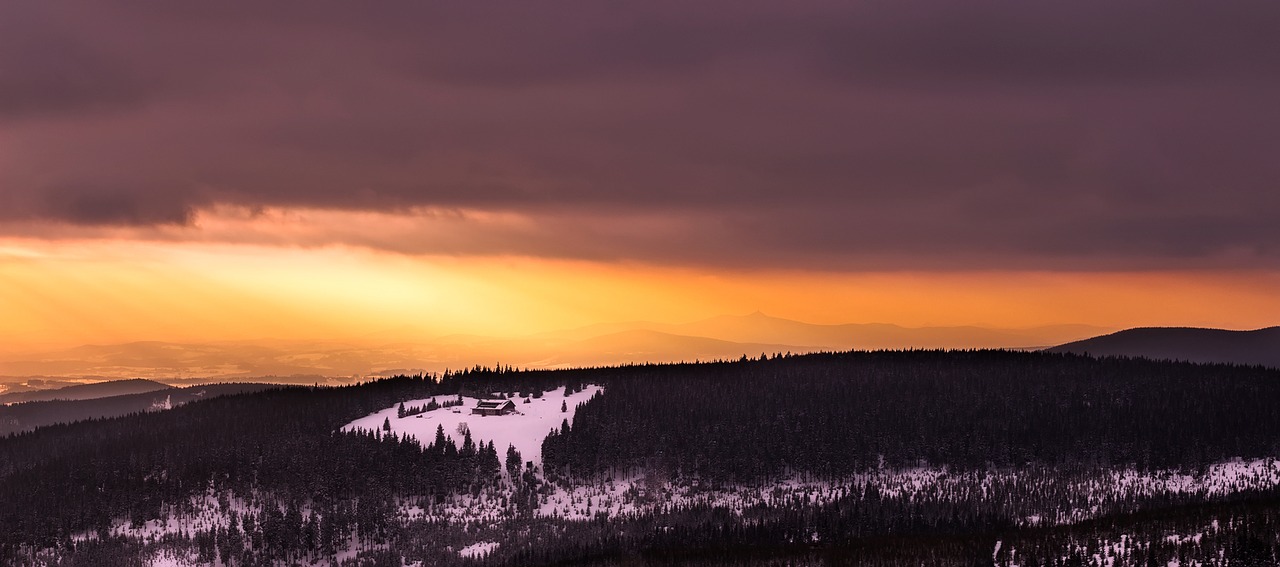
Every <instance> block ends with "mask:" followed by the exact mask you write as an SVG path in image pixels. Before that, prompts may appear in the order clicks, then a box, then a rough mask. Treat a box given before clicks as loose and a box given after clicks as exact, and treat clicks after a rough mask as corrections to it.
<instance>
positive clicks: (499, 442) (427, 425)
mask: <svg viewBox="0 0 1280 567" xmlns="http://www.w3.org/2000/svg"><path fill="white" fill-rule="evenodd" d="M603 391H604V390H603V389H602V388H601V387H599V386H587V387H585V388H583V389H582V391H579V392H574V393H572V394H570V395H568V396H566V395H565V394H564V392H565V388H564V387H560V388H557V389H555V390H551V391H548V392H545V393H543V394H542V396H541V397H539V398H519V397H514V398H511V401H512V402H515V405H516V412H515V413H512V414H508V415H488V416H483V415H474V414H472V413H471V408H473V407H475V405H476V402H478V401H480V400H479V398H473V397H469V396H463V397H462V402H463V403H462V405H460V406H455V407H448V408H440V409H436V410H431V411H428V412H425V413H420V414H418V415H408V416H405V417H399V416H398V415H397V413H398V410H399V408H400V405H399V404H396V405H395V406H392V407H389V408H387V409H384V410H382V411H378V412H374V413H371V414H369V415H367V416H365V417H362V418H360V419H357V420H355V421H353V422H351V423H348V424H347V425H345V426H343V427H342V431H355V430H366V431H383V429H382V427H383V425H384V424H387V423H390V425H391V431H390V432H391V433H394V434H396V435H397V436H399V437H405V436H411V437H413V438H415V439H417V440H418V442H419V443H422V444H423V445H427V444H429V443H431V442H432V441H433V440H434V439H435V437H436V428H437V427H440V426H443V427H444V433H445V435H447V436H449V437H450V438H452V439H453V440H454V442H456V443H458V444H459V445H460V444H461V442H462V435H461V433H459V426H460V425H463V424H465V425H466V428H467V429H469V430H470V431H471V438H472V439H473V440H475V442H476V444H479V443H480V442H481V441H483V442H486V443H487V442H489V441H493V445H494V448H496V449H497V450H498V455H499V457H500V458H501V457H502V456H504V455H506V451H507V445H509V444H510V445H514V446H515V448H516V450H517V451H520V456H521V457H523V458H524V460H526V461H533V464H534V465H535V466H538V467H541V466H542V441H543V439H546V438H547V435H548V434H550V433H551V430H553V429H558V428H559V427H560V426H561V424H563V423H564V422H565V420H568V421H569V423H573V415H574V413H575V412H576V411H577V409H578V405H579V404H583V403H586V402H587V400H590V399H591V398H592V396H595V395H596V394H598V393H601V392H603ZM457 398H458V396H454V395H445V396H434V397H432V398H422V399H418V400H406V401H405V402H404V405H405V407H416V406H425V405H427V404H428V403H430V402H431V401H432V400H434V401H435V402H436V403H437V404H443V403H444V402H447V401H452V400H456V399H457ZM526 400H528V401H527V403H526ZM561 407H564V408H565V411H560V408H561Z"/></svg>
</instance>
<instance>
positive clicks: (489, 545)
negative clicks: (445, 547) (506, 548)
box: [458, 541, 498, 558]
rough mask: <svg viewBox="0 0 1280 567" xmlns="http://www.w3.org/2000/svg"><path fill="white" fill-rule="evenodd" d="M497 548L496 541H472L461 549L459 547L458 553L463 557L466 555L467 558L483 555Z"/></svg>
mask: <svg viewBox="0 0 1280 567" xmlns="http://www.w3.org/2000/svg"><path fill="white" fill-rule="evenodd" d="M497 548H498V542H496V541H482V542H479V543H473V544H471V545H468V546H466V547H464V548H462V549H459V550H458V555H461V556H463V557H468V558H476V557H484V556H486V555H488V554H490V553H493V550H494V549H497Z"/></svg>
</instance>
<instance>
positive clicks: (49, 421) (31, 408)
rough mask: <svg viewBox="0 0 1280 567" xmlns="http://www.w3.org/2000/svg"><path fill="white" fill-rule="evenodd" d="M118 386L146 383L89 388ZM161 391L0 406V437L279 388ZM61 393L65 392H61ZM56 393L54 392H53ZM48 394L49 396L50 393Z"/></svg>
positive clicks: (208, 387) (227, 386)
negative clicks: (38, 428)
mask: <svg viewBox="0 0 1280 567" xmlns="http://www.w3.org/2000/svg"><path fill="white" fill-rule="evenodd" d="M120 382H149V381H148V380H138V381H135V380H118V381H115V382H106V383H103V384H92V385H93V386H99V385H108V384H119V383H120ZM161 387H162V388H161V389H159V390H152V391H148V392H140V393H131V394H122V395H113V396H105V397H97V398H90V399H55V400H41V401H30V402H21V403H15V404H12V405H3V406H0V437H3V436H5V435H8V434H10V433H19V432H22V431H30V430H32V429H35V428H37V427H44V426H47V425H53V424H57V423H72V422H76V421H83V420H86V419H101V418H107V417H118V416H122V415H127V414H131V413H138V412H146V411H159V410H163V409H169V408H173V407H177V406H180V405H183V404H187V403H190V402H194V401H197V400H204V399H209V398H216V397H218V396H228V395H233V394H241V393H246V392H260V391H262V390H268V389H272V388H279V387H280V386H279V385H276V384H255V383H248V382H244V383H235V384H207V385H201V386H191V387H187V388H172V387H169V386H165V385H163V384H161ZM64 389H65V388H64ZM54 392H56V391H54ZM51 393H52V392H51Z"/></svg>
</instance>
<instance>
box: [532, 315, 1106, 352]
mask: <svg viewBox="0 0 1280 567" xmlns="http://www.w3.org/2000/svg"><path fill="white" fill-rule="evenodd" d="M636 330H647V331H657V332H661V333H667V334H672V335H683V336H690V337H704V338H710V339H718V340H721V341H730V342H737V343H763V344H790V345H806V346H809V347H815V348H821V349H832V350H850V349H858V350H882V349H906V348H924V349H964V348H1042V347H1045V346H1049V345H1055V344H1060V343H1063V342H1065V341H1069V340H1076V339H1081V338H1085V337H1089V336H1092V335H1096V334H1098V333H1101V332H1105V331H1108V330H1110V329H1107V328H1105V327H1094V326H1090V325H1045V326H1039V327H1029V328H1026V329H1005V328H990V327H979V326H976V325H963V326H949V327H904V326H901V325H894V324H890V323H842V324H834V325H826V324H818V323H805V322H802V321H795V320H792V319H784V318H781V317H772V316H769V315H766V314H764V313H762V312H759V311H757V312H755V313H752V314H750V315H719V316H716V317H711V318H709V319H703V320H700V321H694V322H691V323H676V324H669V323H651V322H645V321H632V322H628V323H605V324H601V325H591V326H588V327H581V328H578V329H570V330H566V331H555V332H551V333H542V334H540V335H537V336H540V337H546V338H554V339H573V340H584V339H587V338H591V337H594V336H600V335H605V334H615V333H619V332H624V331H636Z"/></svg>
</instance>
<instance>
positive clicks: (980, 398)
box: [543, 351, 1280, 481]
mask: <svg viewBox="0 0 1280 567" xmlns="http://www.w3.org/2000/svg"><path fill="white" fill-rule="evenodd" d="M611 374H613V375H619V377H618V378H616V379H610V380H607V391H608V395H605V396H600V397H598V398H596V399H594V400H592V401H591V402H590V403H587V404H586V405H585V406H584V407H582V408H581V409H580V410H579V411H578V412H577V414H576V415H575V418H574V422H573V424H572V426H571V427H570V428H569V429H568V430H567V431H558V432H556V433H553V434H552V435H551V436H550V437H548V438H547V440H546V441H545V443H544V445H543V455H544V460H545V461H546V467H547V468H548V470H555V471H558V472H559V473H561V474H566V473H570V474H574V475H576V476H599V475H609V474H614V473H620V472H630V471H637V470H640V469H650V470H651V469H655V468H658V469H666V470H670V471H672V472H673V473H674V474H677V475H688V476H691V477H697V478H702V479H711V480H729V481H754V480H758V479H761V478H768V477H776V476H778V475H782V474H787V473H792V472H804V473H811V474H816V475H819V476H826V477H832V478H838V477H843V476H847V475H850V474H853V473H857V472H860V471H865V470H868V469H874V468H878V467H884V466H888V467H913V466H918V465H920V464H921V463H929V464H932V465H947V466H950V467H953V468H956V469H967V470H972V469H982V468H986V467H990V466H996V467H1007V466H1019V465H1026V464H1033V463H1036V464H1046V465H1051V466H1055V467H1062V468H1072V469H1094V468H1099V467H1110V466H1113V465H1133V466H1136V467H1137V468H1139V469H1144V470H1145V469H1149V468H1165V467H1173V468H1176V467H1196V466H1200V465H1203V464H1206V463H1209V462H1213V461H1218V460H1223V459H1228V458H1232V457H1254V456H1257V457H1265V456H1275V455H1277V454H1280V436H1277V435H1276V434H1275V432H1276V431H1280V372H1277V371H1275V370H1268V369H1263V368H1257V367H1237V366H1225V365H1195V364H1186V363H1173V362H1155V361H1149V360H1142V359H1119V358H1110V359H1093V358H1088V357H1083V356H1076V355H1060V354H1047V353H1023V352H1007V351H966V352H939V351H915V352H853V353H839V354H818V355H808V356H799V357H785V358H772V359H761V360H753V361H743V362H738V363H721V364H703V365H677V366H668V367H649V368H646V367H636V368H630V369H615V370H614V371H613V372H612V373H611ZM621 375H625V377H622V376H621Z"/></svg>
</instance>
